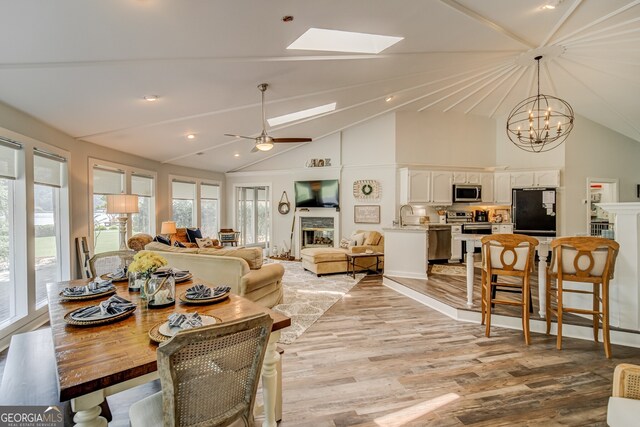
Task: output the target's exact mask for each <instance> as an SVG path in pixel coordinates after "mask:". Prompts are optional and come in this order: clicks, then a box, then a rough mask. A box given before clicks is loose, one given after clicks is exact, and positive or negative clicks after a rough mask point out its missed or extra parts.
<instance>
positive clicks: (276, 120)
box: [267, 102, 336, 126]
mask: <svg viewBox="0 0 640 427" xmlns="http://www.w3.org/2000/svg"><path fill="white" fill-rule="evenodd" d="M335 109H336V103H335V102H332V103H331V104H326V105H320V106H319V107H313V108H308V109H306V110H302V111H296V112H294V113H289V114H285V115H283V116H278V117H273V118H271V119H267V122H269V126H277V125H281V124H283V123H289V122H293V121H295V120H300V119H306V118H307V117H311V116H317V115H318V114H322V113H326V112H329V111H333V110H335Z"/></svg>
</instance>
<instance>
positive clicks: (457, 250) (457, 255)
mask: <svg viewBox="0 0 640 427" xmlns="http://www.w3.org/2000/svg"><path fill="white" fill-rule="evenodd" d="M460 234H462V226H461V225H452V226H451V258H450V262H460V260H461V259H462V240H456V239H455V237H456V236H458V235H460Z"/></svg>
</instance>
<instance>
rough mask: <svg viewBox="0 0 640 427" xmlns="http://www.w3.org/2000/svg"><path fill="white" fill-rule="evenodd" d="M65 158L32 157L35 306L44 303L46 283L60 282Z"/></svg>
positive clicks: (45, 154)
mask: <svg viewBox="0 0 640 427" xmlns="http://www.w3.org/2000/svg"><path fill="white" fill-rule="evenodd" d="M65 162H66V159H64V158H62V157H58V156H54V155H51V154H47V153H44V152H41V151H35V152H34V157H33V182H34V186H33V199H34V200H33V201H34V203H33V216H34V222H33V223H34V234H35V278H36V306H42V305H44V304H46V302H47V288H46V284H47V283H49V282H58V281H60V280H62V268H63V265H62V257H61V255H62V250H61V245H62V235H61V226H60V225H61V224H60V207H61V198H60V189H61V188H62V186H63V179H64V177H65V175H66V167H65V166H66V165H65Z"/></svg>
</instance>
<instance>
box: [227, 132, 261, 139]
mask: <svg viewBox="0 0 640 427" xmlns="http://www.w3.org/2000/svg"><path fill="white" fill-rule="evenodd" d="M224 136H232V137H234V138H244V139H251V140H254V141H255V140H256V139H255V138H252V137H250V136H242V135H234V134H232V133H225V134H224Z"/></svg>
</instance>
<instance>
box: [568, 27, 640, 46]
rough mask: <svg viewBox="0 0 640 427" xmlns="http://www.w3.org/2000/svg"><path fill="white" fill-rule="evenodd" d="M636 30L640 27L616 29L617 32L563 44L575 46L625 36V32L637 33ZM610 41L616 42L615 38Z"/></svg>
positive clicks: (639, 29)
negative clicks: (623, 29)
mask: <svg viewBox="0 0 640 427" xmlns="http://www.w3.org/2000/svg"><path fill="white" fill-rule="evenodd" d="M638 31H640V28H632V29H630V30H625V31H618V32H617V33H611V34H605V35H602V36H597V37H592V38H590V39H582V40H576V41H573V42H569V43H566V44H565V46H566V47H572V46H575V45H583V44H588V43H591V42H598V41H601V40H606V39H610V38H612V37H618V36H625V35H627V34H632V33H637V32H638ZM611 42H612V43H616V41H615V40H612V41H611Z"/></svg>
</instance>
